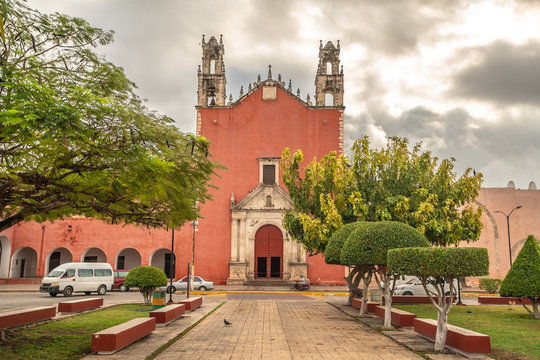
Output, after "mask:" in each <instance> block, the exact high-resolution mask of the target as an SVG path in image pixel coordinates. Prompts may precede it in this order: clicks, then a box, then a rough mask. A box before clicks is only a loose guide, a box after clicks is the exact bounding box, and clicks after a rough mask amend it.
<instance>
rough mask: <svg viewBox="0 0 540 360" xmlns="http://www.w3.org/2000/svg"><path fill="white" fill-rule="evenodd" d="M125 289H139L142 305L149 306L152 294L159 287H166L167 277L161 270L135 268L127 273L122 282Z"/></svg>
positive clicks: (143, 267) (148, 267) (150, 267)
mask: <svg viewBox="0 0 540 360" xmlns="http://www.w3.org/2000/svg"><path fill="white" fill-rule="evenodd" d="M124 285H126V286H127V287H136V288H139V292H140V293H141V295H142V296H143V298H144V303H145V304H147V305H150V303H151V299H152V293H153V292H154V291H155V290H156V289H157V288H159V287H160V286H166V285H167V276H166V275H165V273H164V272H163V270H161V269H158V268H157V267H154V266H137V267H134V268H133V269H132V270H130V271H129V273H128V275H127V276H126V280H125V281H124Z"/></svg>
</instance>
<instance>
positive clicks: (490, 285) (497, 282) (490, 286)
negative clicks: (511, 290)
mask: <svg viewBox="0 0 540 360" xmlns="http://www.w3.org/2000/svg"><path fill="white" fill-rule="evenodd" d="M478 287H479V288H480V289H481V290H484V291H485V292H487V293H488V294H498V293H499V288H500V287H501V279H491V278H481V279H480V282H479V284H478Z"/></svg>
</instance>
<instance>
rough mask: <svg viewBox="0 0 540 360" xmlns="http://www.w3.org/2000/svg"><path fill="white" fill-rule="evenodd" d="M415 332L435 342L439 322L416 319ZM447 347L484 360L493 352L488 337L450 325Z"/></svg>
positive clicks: (447, 334)
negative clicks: (485, 356)
mask: <svg viewBox="0 0 540 360" xmlns="http://www.w3.org/2000/svg"><path fill="white" fill-rule="evenodd" d="M414 331H415V332H417V333H418V334H420V335H422V336H423V337H425V338H427V339H429V340H432V341H434V340H435V335H436V333H437V320H434V319H419V318H416V319H414ZM446 346H447V347H449V348H450V349H452V350H455V351H457V352H458V353H460V354H462V355H464V356H466V357H471V358H475V357H477V358H483V357H484V354H489V353H490V352H491V342H490V338H489V336H488V335H484V334H480V333H478V332H476V331H472V330H467V329H463V328H460V327H458V326H454V325H450V324H448V332H447V333H446Z"/></svg>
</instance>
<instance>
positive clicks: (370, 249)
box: [340, 221, 430, 328]
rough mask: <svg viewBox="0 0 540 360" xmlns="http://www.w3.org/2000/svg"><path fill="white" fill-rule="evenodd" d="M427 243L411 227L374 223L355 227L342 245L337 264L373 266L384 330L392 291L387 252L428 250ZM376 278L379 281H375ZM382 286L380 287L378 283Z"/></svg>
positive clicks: (385, 222) (398, 223) (390, 222)
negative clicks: (381, 304)
mask: <svg viewBox="0 0 540 360" xmlns="http://www.w3.org/2000/svg"><path fill="white" fill-rule="evenodd" d="M429 246H430V244H429V241H428V240H427V239H426V237H425V236H424V235H423V234H422V233H421V232H420V231H418V230H416V229H415V228H413V227H411V226H408V225H407V224H404V223H401V222H396V221H377V222H371V223H368V224H366V225H365V226H359V227H357V228H356V229H355V230H354V231H353V232H351V234H350V235H349V237H348V238H347V240H346V241H345V244H343V248H342V249H341V255H340V261H341V263H342V264H343V265H354V266H371V267H376V271H374V272H373V275H374V277H375V280H376V282H377V286H378V287H379V289H380V290H381V292H382V294H383V296H384V301H385V305H384V306H385V311H384V327H385V328H391V327H392V325H391V314H390V311H391V310H392V292H393V290H394V289H393V288H394V287H393V286H391V285H390V280H391V279H392V275H393V274H394V273H393V272H392V271H390V270H389V269H388V264H387V253H388V251H389V250H391V249H397V248H406V247H429ZM379 277H380V279H379ZM381 283H382V284H381Z"/></svg>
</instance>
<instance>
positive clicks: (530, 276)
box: [500, 235, 540, 319]
mask: <svg viewBox="0 0 540 360" xmlns="http://www.w3.org/2000/svg"><path fill="white" fill-rule="evenodd" d="M500 294H501V295H502V296H515V297H518V298H519V302H520V303H521V305H523V307H524V308H525V309H526V310H527V312H528V313H529V314H531V315H532V317H533V318H534V319H540V311H539V310H538V308H539V307H538V305H539V303H540V245H538V242H537V241H536V239H535V238H534V236H533V235H529V237H528V238H527V240H526V241H525V244H523V248H522V249H521V251H520V252H519V254H518V256H517V258H516V261H514V263H513V264H512V267H511V268H510V271H508V274H506V277H505V278H504V280H503V282H502V284H501V290H500ZM521 298H528V299H529V300H530V301H531V306H532V310H531V309H529V308H528V307H527V305H525V304H524V303H523V300H521Z"/></svg>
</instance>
